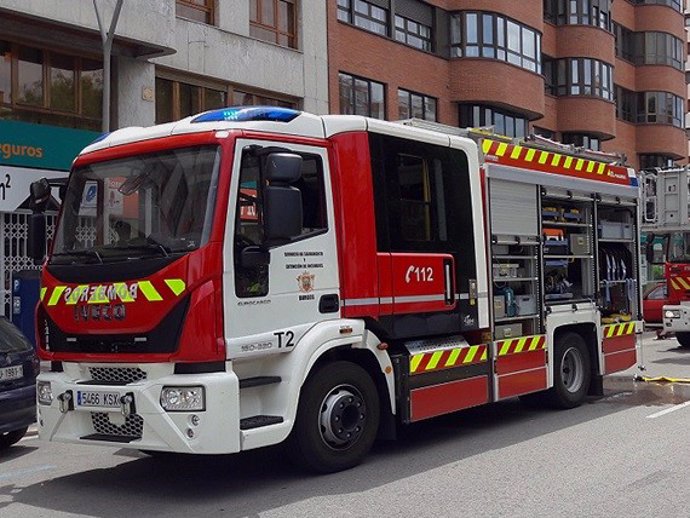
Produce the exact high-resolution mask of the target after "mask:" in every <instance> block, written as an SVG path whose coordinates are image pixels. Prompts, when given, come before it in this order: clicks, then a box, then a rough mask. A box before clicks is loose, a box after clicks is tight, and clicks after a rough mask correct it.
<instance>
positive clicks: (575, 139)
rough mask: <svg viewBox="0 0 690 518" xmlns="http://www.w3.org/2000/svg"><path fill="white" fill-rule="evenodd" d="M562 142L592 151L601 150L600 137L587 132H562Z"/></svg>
mask: <svg viewBox="0 0 690 518" xmlns="http://www.w3.org/2000/svg"><path fill="white" fill-rule="evenodd" d="M562 142H563V143H564V144H573V145H574V146H577V147H581V148H585V149H590V150H592V151H601V139H599V137H597V136H595V135H590V134H589V133H563V139H562Z"/></svg>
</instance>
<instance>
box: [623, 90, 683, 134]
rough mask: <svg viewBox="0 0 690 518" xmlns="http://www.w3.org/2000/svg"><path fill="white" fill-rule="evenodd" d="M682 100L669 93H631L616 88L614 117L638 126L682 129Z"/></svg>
mask: <svg viewBox="0 0 690 518" xmlns="http://www.w3.org/2000/svg"><path fill="white" fill-rule="evenodd" d="M684 108H685V106H684V102H683V98H682V97H679V96H677V95H674V94H672V93H669V92H631V91H630V90H626V89H625V88H622V87H620V86H616V116H617V117H618V118H619V119H622V120H624V121H628V122H637V123H640V124H671V125H673V126H675V127H677V128H682V127H683V118H684V116H685V111H684Z"/></svg>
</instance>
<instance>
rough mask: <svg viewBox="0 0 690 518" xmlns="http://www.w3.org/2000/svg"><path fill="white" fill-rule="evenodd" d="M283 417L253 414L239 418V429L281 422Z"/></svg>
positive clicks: (249, 428)
mask: <svg viewBox="0 0 690 518" xmlns="http://www.w3.org/2000/svg"><path fill="white" fill-rule="evenodd" d="M282 422H283V418H282V417H281V416H279V415H255V416H252V417H245V418H244V419H240V430H251V429H253V428H261V427H263V426H270V425H272V424H278V423H282Z"/></svg>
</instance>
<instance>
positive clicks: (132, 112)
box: [112, 56, 156, 129]
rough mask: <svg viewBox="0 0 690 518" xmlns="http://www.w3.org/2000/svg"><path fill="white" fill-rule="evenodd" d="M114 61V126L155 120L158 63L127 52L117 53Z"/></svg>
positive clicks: (146, 123) (146, 124) (147, 123)
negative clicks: (134, 56)
mask: <svg viewBox="0 0 690 518" xmlns="http://www.w3.org/2000/svg"><path fill="white" fill-rule="evenodd" d="M113 65H114V66H113V77H114V78H115V79H114V85H113V104H112V110H113V124H112V128H113V129H118V128H125V127H127V126H152V125H153V124H155V120H156V103H155V91H156V67H155V65H154V64H153V63H149V62H148V61H142V60H138V59H134V58H129V57H124V56H114V57H113Z"/></svg>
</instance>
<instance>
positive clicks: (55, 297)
mask: <svg viewBox="0 0 690 518" xmlns="http://www.w3.org/2000/svg"><path fill="white" fill-rule="evenodd" d="M66 287H67V286H55V288H54V289H53V293H52V294H51V295H50V299H49V300H48V305H49V306H55V305H56V304H57V303H58V302H59V300H60V295H62V292H63V291H65V288H66Z"/></svg>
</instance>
